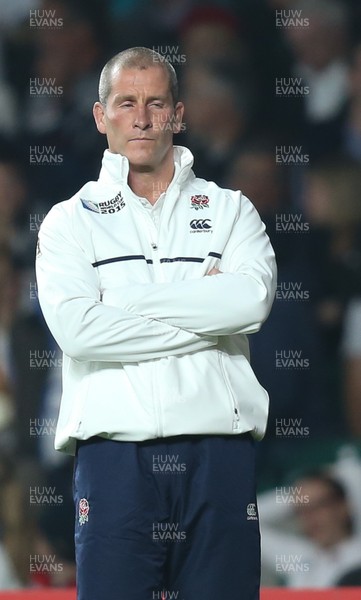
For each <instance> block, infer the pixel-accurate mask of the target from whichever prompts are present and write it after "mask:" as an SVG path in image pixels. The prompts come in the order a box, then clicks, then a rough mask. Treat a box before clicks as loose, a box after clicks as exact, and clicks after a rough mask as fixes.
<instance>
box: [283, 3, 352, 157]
mask: <svg viewBox="0 0 361 600" xmlns="http://www.w3.org/2000/svg"><path fill="white" fill-rule="evenodd" d="M290 8H291V9H292V10H294V11H296V10H297V11H301V12H300V14H301V19H303V20H304V23H303V24H302V23H301V24H297V23H295V24H294V25H290V26H289V27H285V30H284V31H285V36H286V38H287V40H288V42H289V44H290V47H291V49H292V52H293V54H294V67H293V76H294V77H298V78H301V80H302V84H303V85H306V86H308V94H304V98H303V99H304V104H305V123H304V127H305V131H304V142H305V144H306V146H307V147H308V150H309V152H310V155H311V158H312V159H313V158H319V157H320V156H323V155H325V154H328V153H329V151H330V148H331V147H333V149H334V148H335V146H337V147H339V145H340V142H341V131H342V123H343V118H344V111H345V107H346V103H347V100H348V96H349V83H348V65H347V52H348V49H349V44H350V39H349V12H348V8H347V6H345V5H344V4H343V3H341V2H340V1H339V0H295V1H294V2H293V3H291V5H290Z"/></svg>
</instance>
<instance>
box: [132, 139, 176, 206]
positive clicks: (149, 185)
mask: <svg viewBox="0 0 361 600" xmlns="http://www.w3.org/2000/svg"><path fill="white" fill-rule="evenodd" d="M173 175H174V159H173V151H172V152H171V153H170V154H169V155H168V156H167V157H166V160H165V161H164V163H163V164H162V165H161V166H160V167H159V168H158V169H155V170H149V171H145V170H141V169H138V168H137V167H134V166H132V165H130V167H129V175H128V185H129V187H130V188H131V190H132V191H133V192H134V193H135V194H136V195H137V196H141V197H142V198H146V199H147V200H148V202H150V204H152V205H153V204H155V203H156V201H157V200H158V198H159V196H160V195H161V194H163V192H165V191H166V190H167V189H168V186H169V184H170V182H171V181H172V179H173Z"/></svg>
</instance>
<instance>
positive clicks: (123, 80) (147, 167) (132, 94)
mask: <svg viewBox="0 0 361 600" xmlns="http://www.w3.org/2000/svg"><path fill="white" fill-rule="evenodd" d="M183 110H184V109H183V104H182V103H181V102H178V103H177V104H176V105H175V106H174V103H173V99H172V95H171V91H170V86H169V78H168V74H167V72H166V71H165V69H163V68H162V67H161V66H160V65H155V66H150V67H148V68H146V69H136V68H135V69H125V68H121V69H119V70H118V71H116V73H115V74H114V75H113V84H112V89H111V92H110V94H109V97H108V100H107V103H106V106H103V105H102V104H101V103H100V102H96V103H95V105H94V118H95V121H96V124H97V128H98V130H99V131H100V133H104V134H106V136H107V140H108V145H109V150H110V151H111V152H114V153H115V154H122V155H123V156H126V157H127V158H128V160H129V163H130V166H131V168H132V169H133V170H139V171H156V170H159V168H161V166H162V165H163V164H164V163H165V162H166V161H167V159H169V157H170V156H172V151H173V134H174V133H177V132H178V131H179V130H180V127H181V124H182V117H183Z"/></svg>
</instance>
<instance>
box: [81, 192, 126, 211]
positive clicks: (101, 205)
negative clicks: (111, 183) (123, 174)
mask: <svg viewBox="0 0 361 600" xmlns="http://www.w3.org/2000/svg"><path fill="white" fill-rule="evenodd" d="M80 200H81V203H82V205H83V207H84V208H86V209H87V210H90V211H91V212H95V213H98V214H100V215H112V214H114V213H117V212H119V211H120V210H122V208H124V206H125V201H124V198H123V196H122V194H121V192H119V193H118V194H117V195H116V196H115V197H114V198H111V199H110V200H105V201H104V202H92V201H91V200H84V198H80Z"/></svg>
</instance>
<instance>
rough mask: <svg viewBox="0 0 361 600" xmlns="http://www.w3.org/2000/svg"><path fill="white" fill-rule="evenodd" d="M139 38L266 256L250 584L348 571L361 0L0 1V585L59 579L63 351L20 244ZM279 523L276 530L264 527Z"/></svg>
mask: <svg viewBox="0 0 361 600" xmlns="http://www.w3.org/2000/svg"><path fill="white" fill-rule="evenodd" d="M137 45H140V46H148V47H150V48H153V49H154V50H157V51H158V52H159V53H160V54H162V55H163V56H165V57H166V58H167V59H168V60H169V61H170V62H171V63H172V64H173V66H174V67H175V69H176V71H177V73H178V77H179V80H180V90H181V94H180V96H181V99H182V100H183V101H184V103H185V107H186V110H185V119H184V125H183V127H182V131H181V133H180V134H178V136H177V138H176V139H175V143H177V144H181V145H186V146H188V147H189V148H190V149H191V151H192V152H193V154H194V156H195V163H194V170H195V172H196V174H197V176H199V177H204V178H206V179H208V180H214V181H216V182H217V183H218V184H219V185H221V186H223V187H228V188H232V189H241V190H242V192H243V193H244V194H245V195H247V196H248V197H249V198H250V199H251V200H252V201H253V203H254V204H255V206H256V208H257V209H258V211H259V213H260V215H261V217H262V220H263V221H264V222H265V224H266V226H267V231H268V234H269V236H270V238H271V241H272V243H273V245H274V248H275V251H276V255H277V261H278V267H279V283H278V288H277V296H276V300H275V304H274V308H273V310H272V313H271V315H270V317H269V319H268V321H267V322H266V324H265V325H264V327H263V329H262V330H261V332H260V333H259V334H257V335H255V336H251V338H250V343H251V351H252V360H253V367H254V370H255V371H256V374H257V376H258V378H259V380H260V381H261V383H262V385H263V386H264V387H265V388H266V389H267V390H268V391H269V394H270V399H271V404H270V417H269V426H268V432H267V435H266V437H265V440H264V441H263V443H262V444H261V445H260V447H259V482H260V492H263V493H261V494H260V510H261V509H262V507H264V508H263V510H261V517H262V516H263V515H264V523H265V526H264V532H265V533H264V544H265V546H264V560H265V565H264V569H265V573H266V575H264V578H265V582H266V583H267V582H270V583H272V584H274V585H275V584H280V585H291V586H296V587H297V586H302V585H303V586H306V587H307V585H314V586H316V587H317V586H324V585H331V584H332V585H333V584H335V585H336V584H340V582H341V583H342V582H344V581H346V582H348V583H351V584H353V583H355V582H356V583H358V584H361V573H360V569H361V550H360V552H359V551H358V550H359V549H360V547H361V542H360V539H361V534H360V531H361V527H359V526H358V525H357V523H358V519H359V514H360V513H361V508H360V506H357V502H353V501H352V499H354V498H358V503H359V504H360V497H361V490H360V487H361V467H360V456H361V235H360V232H361V3H360V2H359V0H219V1H218V2H217V1H213V2H212V1H208V2H201V1H197V0H76V1H75V0H12V1H11V2H8V0H0V589H6V588H11V587H34V586H67V585H73V584H74V577H75V576H74V549H73V541H72V536H73V520H74V511H73V508H72V498H71V487H72V459H71V458H69V457H66V456H63V455H61V454H59V453H56V452H55V451H54V450H53V438H54V429H55V425H56V415H57V409H58V405H59V399H60V390H61V353H60V351H59V349H58V348H57V347H56V344H55V342H54V340H52V339H51V336H50V334H49V332H48V330H47V328H46V326H45V324H44V321H43V318H42V316H41V313H40V310H39V306H38V302H37V293H36V283H35V276H34V255H35V246H36V238H37V232H38V230H39V227H40V225H41V221H42V219H43V217H44V215H45V214H46V213H47V211H48V210H49V209H50V207H51V206H52V205H53V204H55V203H56V202H59V201H61V200H64V199H66V198H69V197H70V196H72V195H73V194H74V193H75V191H77V189H79V188H80V187H81V186H82V185H83V184H84V183H85V182H86V181H88V180H92V179H93V180H94V179H96V178H97V176H98V173H99V169H100V162H101V157H102V153H103V151H104V149H105V148H106V141H105V139H104V137H102V136H101V135H100V134H99V133H98V132H97V130H96V128H95V124H94V122H93V117H92V105H93V103H94V101H95V100H97V85H98V78H99V73H100V70H101V68H102V66H103V65H104V64H105V62H106V61H107V60H108V59H109V58H110V57H111V56H112V55H114V54H115V53H117V52H119V51H121V50H123V49H125V48H127V47H130V46H137ZM99 402H101V398H100V399H99ZM331 463H333V465H332V469H333V470H332V473H333V475H332V476H331V475H330V472H331V471H329V464H331ZM340 465H341V466H342V465H343V467H342V468H341V467H340ZM316 467H317V469H319V470H318V471H317V472H316V471H313V472H310V469H311V468H312V469H314V468H316ZM340 473H341V475H345V474H346V476H345V477H344V481H343V480H342V476H341V477H340ZM297 481H298V482H300V481H301V482H302V484H300V485H297V484H293V483H292V482H297ZM357 485H358V486H359V487H358V489H357ZM355 486H356V487H355ZM301 488H302V489H303V493H302V494H300V493H299V494H297V490H299V489H301ZM277 490H278V496H277ZM280 490H281V492H280ZM305 490H307V493H306V491H305ZM359 492H360V493H359ZM280 494H281V496H280ZM320 496H322V498H321V500H320ZM297 497H301V500H299V502H298V503H297ZM313 497H315V498H316V500H315V503H314V504H312V502H311V499H312V498H313ZM279 498H283V500H281V501H279ZM295 498H296V500H295ZM302 498H303V501H302ZM305 498H307V501H306V500H305ZM317 498H318V500H317ZM325 498H326V500H325ZM350 498H351V500H350ZM295 504H298V507H297V510H296V509H295V506H294V505H295ZM306 505H307V506H306ZM270 507H271V508H270ZM272 507H273V508H272ZM307 511H308V512H307ZM317 511H318V512H317ZM311 513H312V514H311ZM289 521H290V522H289ZM280 524H281V525H280ZM282 526H284V528H285V532H284V535H285V536H286V537H287V536H288V538H287V539H289V540H291V541H290V542H289V543H290V544H291V545H290V546H287V543H288V542H287V541H285V540H284V539H283V538H281V542H280V544H281V545H280V546H279V545H277V540H276V541H275V540H274V539H273V537H272V535H275V534H277V535H279V534H280V527H281V528H282ZM322 527H323V529H322ZM268 529H271V530H272V531H273V533H272V532H271V533H269V537H268V533H267V531H268ZM325 532H328V534H327V535H326V533H325ZM292 536H293V537H292ZM291 538H292V539H291ZM292 544H293V545H292ZM288 547H290V548H291V550H287V548H288ZM345 547H346V550H345V552H344V550H343V549H344V548H345ZM278 548H281V550H278ZM297 548H301V550H300V551H299V553H298V554H297ZM340 548H341V550H340ZM298 555H301V556H302V557H303V558H302V560H301V563H300V564H301V567H302V568H301V567H300V568H298V569H296V567H297V565H296V567H295V565H293V568H290V564H291V563H292V560H291V559H287V556H288V557H290V556H291V557H294V556H298ZM351 555H352V557H353V558H352V560H351V558H350V557H351ZM282 556H283V559H282ZM331 556H332V557H333V558H332V560H330V557H331ZM345 556H346V558H345ZM270 557H271V558H270ZM277 557H278V558H277ZM285 557H286V558H285ZM307 557H310V558H307ZM355 557H357V561H356V559H355ZM313 560H316V561H317V560H318V563H317V565H316V566H315V564H314V563H313V562H312V561H313ZM338 561H339V563H338ZM294 562H295V560H294V559H293V563H294ZM296 562H297V561H296ZM298 562H300V561H298ZM319 563H320V564H319ZM337 564H339V565H340V568H339V569H337V568H336V566H335V565H337ZM279 565H281V567H280V568H278V567H279ZM307 565H308V566H309V567H308V568H307ZM310 565H311V566H310ZM291 567H292V564H291ZM295 572H296V573H298V574H300V573H302V577H297V576H295V577H293V575H292V574H294V573H295ZM349 572H350V573H351V574H350V573H349ZM343 577H346V580H345V579H343ZM347 577H348V578H347Z"/></svg>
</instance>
